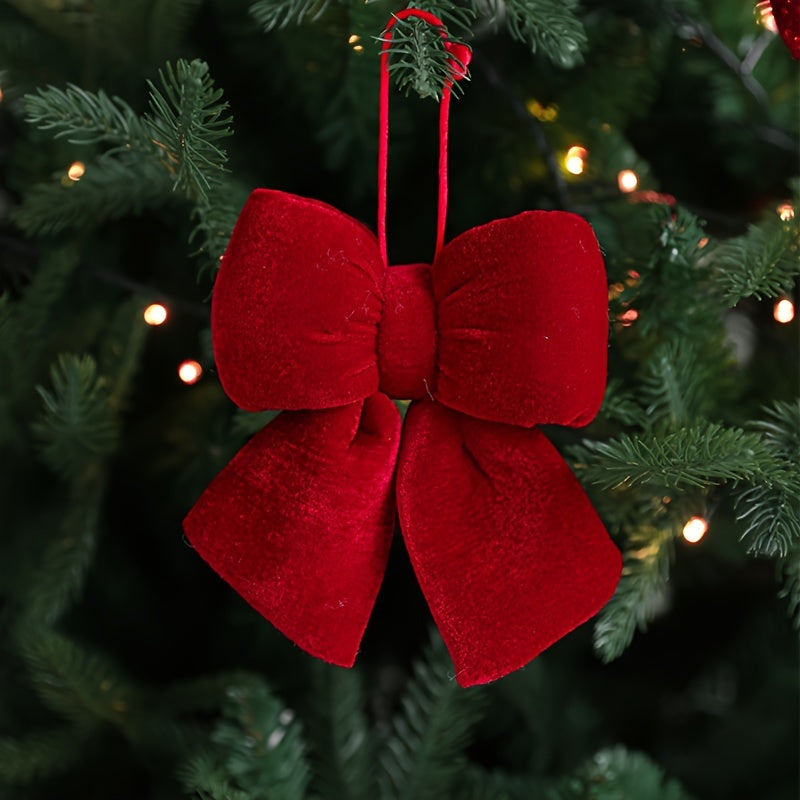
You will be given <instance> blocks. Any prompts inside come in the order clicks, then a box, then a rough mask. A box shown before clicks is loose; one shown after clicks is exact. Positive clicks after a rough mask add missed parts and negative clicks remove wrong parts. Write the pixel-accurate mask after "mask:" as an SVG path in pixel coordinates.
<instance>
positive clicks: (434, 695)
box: [380, 637, 483, 800]
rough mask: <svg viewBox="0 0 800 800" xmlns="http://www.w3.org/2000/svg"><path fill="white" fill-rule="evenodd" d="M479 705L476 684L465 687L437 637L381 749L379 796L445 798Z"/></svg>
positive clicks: (413, 799) (416, 671)
mask: <svg viewBox="0 0 800 800" xmlns="http://www.w3.org/2000/svg"><path fill="white" fill-rule="evenodd" d="M482 705H483V696H482V692H481V690H480V689H478V688H474V689H469V690H463V689H460V688H459V687H458V684H456V682H455V680H454V679H453V676H452V663H451V662H450V659H449V657H448V655H447V653H446V651H445V650H444V647H443V646H442V644H441V640H439V639H438V637H435V638H434V639H433V640H432V642H431V644H430V645H429V646H428V649H427V652H426V653H425V655H424V657H423V658H422V659H419V660H418V661H417V662H416V663H415V665H414V677H413V679H412V681H411V683H410V684H409V686H408V688H407V690H406V693H405V696H404V697H403V699H402V712H401V713H400V714H399V715H398V716H397V717H396V718H395V720H394V723H393V726H392V733H391V735H390V736H389V738H388V739H387V740H386V742H385V743H384V745H383V748H382V751H381V754H380V764H381V767H382V772H381V776H380V785H381V789H382V796H384V797H386V798H395V799H396V800H426V799H427V798H430V800H434V799H435V798H441V797H446V796H447V792H448V789H449V787H450V786H451V785H452V783H453V780H454V779H455V777H456V776H457V775H458V772H459V770H460V769H461V767H462V765H463V763H464V761H463V755H462V751H463V749H464V747H465V746H466V745H467V744H468V742H469V739H470V737H471V733H472V728H473V726H474V725H475V723H476V722H477V721H478V719H479V718H480V712H481V707H482Z"/></svg>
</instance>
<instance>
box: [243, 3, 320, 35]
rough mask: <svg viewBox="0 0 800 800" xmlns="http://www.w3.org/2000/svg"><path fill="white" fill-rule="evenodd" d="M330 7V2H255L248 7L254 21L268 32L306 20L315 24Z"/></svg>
mask: <svg viewBox="0 0 800 800" xmlns="http://www.w3.org/2000/svg"><path fill="white" fill-rule="evenodd" d="M329 5H330V0H257V2H255V3H253V4H252V5H251V6H250V14H251V16H252V17H253V19H255V21H256V22H257V23H258V24H259V25H260V26H261V27H262V28H263V29H264V31H266V32H269V31H272V30H275V29H276V28H285V27H286V26H287V25H290V24H295V25H299V24H300V23H301V22H303V21H304V20H305V19H306V18H308V19H310V20H311V21H312V22H316V21H317V20H318V19H319V18H320V17H321V16H322V15H323V14H324V13H325V9H326V8H327V7H328V6H329Z"/></svg>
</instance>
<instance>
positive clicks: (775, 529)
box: [735, 401, 800, 557]
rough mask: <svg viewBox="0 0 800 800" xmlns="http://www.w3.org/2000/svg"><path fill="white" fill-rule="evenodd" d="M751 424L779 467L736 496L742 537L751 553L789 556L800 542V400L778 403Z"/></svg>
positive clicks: (775, 467)
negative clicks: (762, 418)
mask: <svg viewBox="0 0 800 800" xmlns="http://www.w3.org/2000/svg"><path fill="white" fill-rule="evenodd" d="M751 427H752V428H753V429H754V430H756V431H759V432H760V433H761V435H762V437H763V441H764V444H765V446H766V447H767V448H768V450H769V451H770V452H771V453H772V455H773V457H774V459H775V466H774V469H772V470H771V471H770V472H769V473H767V474H765V475H762V476H759V477H760V480H759V481H758V482H756V483H753V484H752V485H751V486H750V487H749V488H746V489H745V490H744V491H743V492H742V493H741V494H738V495H737V496H736V501H735V503H736V511H737V517H736V518H737V520H739V521H740V522H743V523H744V524H745V526H746V527H745V529H744V531H743V533H742V535H741V538H742V539H743V540H745V541H746V542H747V548H748V551H749V552H751V553H757V554H758V555H762V556H770V557H771V556H780V557H786V556H787V555H788V553H789V551H790V550H792V549H793V548H794V547H795V546H797V545H800V401H796V402H794V403H788V402H777V403H775V404H774V405H773V406H772V407H771V408H768V409H766V418H765V419H764V420H762V421H758V422H755V423H753V424H752V426H751Z"/></svg>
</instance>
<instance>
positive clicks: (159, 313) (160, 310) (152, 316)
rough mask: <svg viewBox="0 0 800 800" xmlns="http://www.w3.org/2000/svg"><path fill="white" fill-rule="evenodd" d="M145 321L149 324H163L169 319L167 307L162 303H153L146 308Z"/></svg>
mask: <svg viewBox="0 0 800 800" xmlns="http://www.w3.org/2000/svg"><path fill="white" fill-rule="evenodd" d="M142 316H143V317H144V321H145V322H146V323H147V324H148V325H154V326H157V325H163V324H164V323H165V322H166V321H167V316H168V315H167V309H166V308H165V307H164V306H162V305H161V303H151V304H150V305H149V306H147V308H146V309H145V310H144V314H143V315H142Z"/></svg>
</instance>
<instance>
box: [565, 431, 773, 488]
mask: <svg viewBox="0 0 800 800" xmlns="http://www.w3.org/2000/svg"><path fill="white" fill-rule="evenodd" d="M571 452H572V454H573V456H574V459H575V461H577V462H578V463H577V464H576V467H577V469H579V470H580V471H581V473H582V475H581V479H582V480H584V481H585V482H587V483H594V484H596V485H598V486H600V487H603V488H606V489H613V488H616V487H620V486H634V485H636V484H639V483H650V484H655V485H658V486H663V487H667V488H671V487H677V486H697V487H705V486H714V485H717V484H720V483H724V482H725V481H742V480H747V479H748V478H752V477H753V476H755V475H758V474H760V473H763V472H765V471H768V470H769V469H770V468H771V467H772V465H773V460H772V456H771V454H770V453H769V451H768V450H767V449H766V447H765V446H764V443H763V440H762V438H761V436H759V435H758V434H756V433H747V432H745V431H743V430H741V429H739V428H726V427H724V426H722V425H720V424H718V423H713V422H698V423H696V424H695V425H692V426H688V427H684V428H680V429H678V430H676V431H672V432H670V433H667V434H666V435H663V436H659V435H656V434H653V433H648V434H640V435H623V436H620V437H619V438H617V439H611V440H609V441H604V442H597V441H589V440H584V442H583V443H582V445H581V446H579V447H577V448H573V449H572V451H571Z"/></svg>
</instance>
